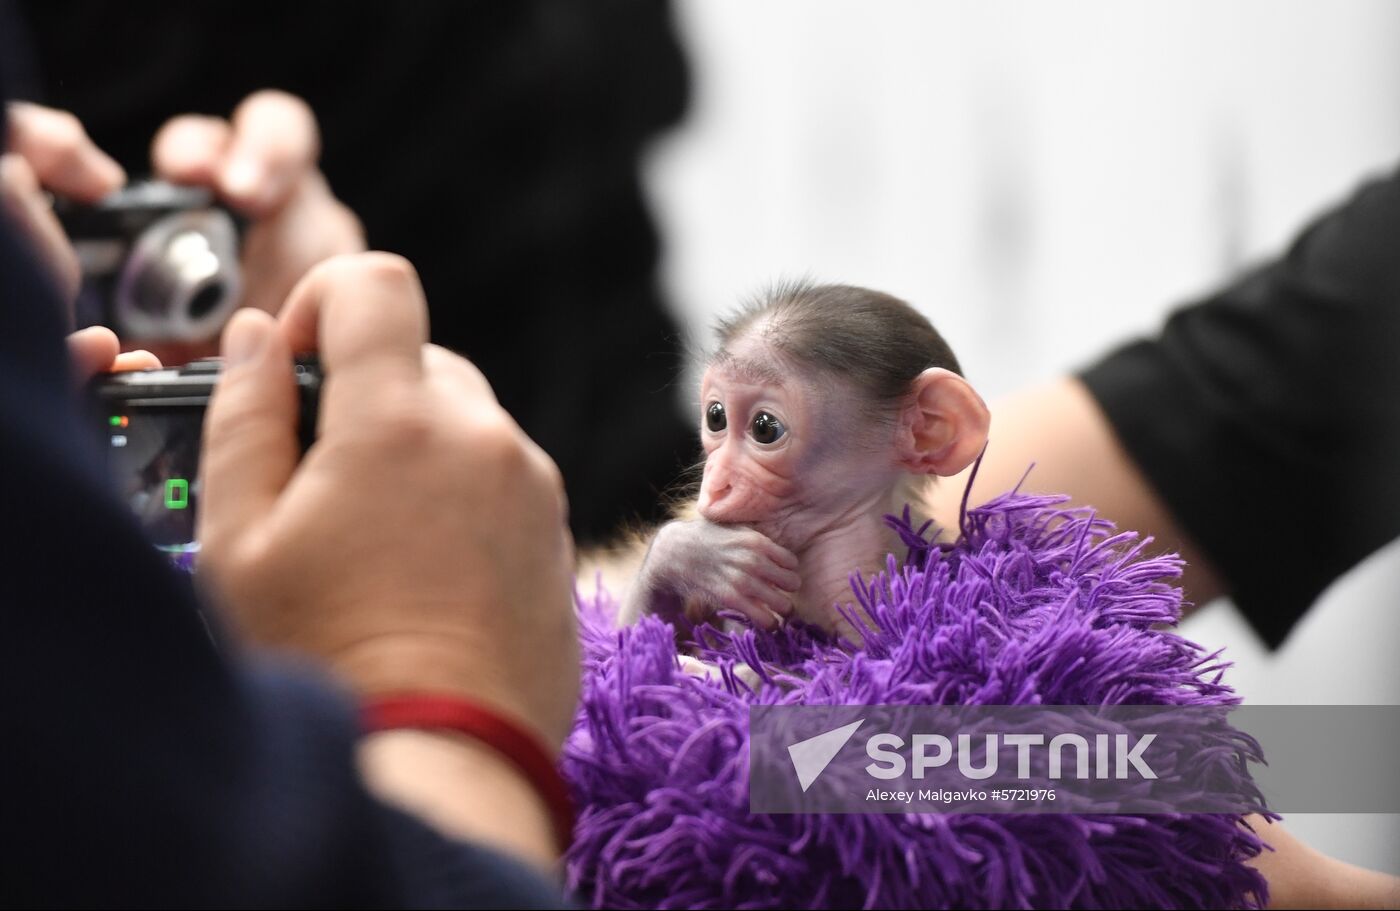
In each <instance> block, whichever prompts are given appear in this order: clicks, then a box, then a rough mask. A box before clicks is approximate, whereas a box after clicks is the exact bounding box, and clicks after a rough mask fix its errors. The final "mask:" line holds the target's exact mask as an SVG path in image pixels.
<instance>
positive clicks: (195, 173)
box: [151, 114, 233, 187]
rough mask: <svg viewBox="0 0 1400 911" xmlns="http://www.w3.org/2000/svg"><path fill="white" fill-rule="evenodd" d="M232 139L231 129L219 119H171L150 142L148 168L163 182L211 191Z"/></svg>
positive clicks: (192, 115)
mask: <svg viewBox="0 0 1400 911" xmlns="http://www.w3.org/2000/svg"><path fill="white" fill-rule="evenodd" d="M232 136H233V128H232V127H230V126H229V124H228V121H226V120H224V119H223V118H221V117H204V116H201V115H198V114H185V115H182V116H180V117H175V118H172V119H171V120H169V121H167V122H166V124H165V126H163V127H161V128H160V131H159V132H158V133H156V138H155V139H154V140H152V141H151V166H152V167H153V168H154V169H155V173H156V176H157V177H160V178H161V179H163V180H169V181H172V182H174V183H182V184H197V185H199V186H207V187H213V186H214V185H215V184H216V183H217V181H218V180H219V176H220V173H221V170H222V167H223V163H224V155H225V153H226V152H227V151H228V145H229V140H230V138H231V137H232Z"/></svg>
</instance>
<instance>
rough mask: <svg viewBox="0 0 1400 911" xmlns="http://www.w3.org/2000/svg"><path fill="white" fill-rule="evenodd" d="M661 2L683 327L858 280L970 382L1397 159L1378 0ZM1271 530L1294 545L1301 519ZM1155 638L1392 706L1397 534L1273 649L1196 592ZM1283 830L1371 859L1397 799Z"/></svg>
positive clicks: (1395, 15) (1026, 370) (1240, 259)
mask: <svg viewBox="0 0 1400 911" xmlns="http://www.w3.org/2000/svg"><path fill="white" fill-rule="evenodd" d="M675 15H676V26H677V30H678V32H679V35H680V39H681V43H682V46H683V47H684V48H685V50H686V53H687V56H688V58H689V62H690V66H691V79H692V85H693V88H692V99H691V105H690V109H689V112H688V116H687V119H686V120H685V121H684V122H683V124H682V125H681V127H680V128H679V129H678V130H676V131H674V132H673V133H671V134H670V135H669V136H668V137H667V138H666V139H664V140H663V141H662V143H661V144H660V145H659V146H658V147H657V148H656V149H655V151H654V153H653V155H652V157H651V158H650V160H649V164H648V170H647V185H648V188H649V190H650V193H651V198H652V200H653V202H654V205H655V209H654V211H655V213H656V215H657V217H658V218H659V221H660V226H661V234H662V237H663V238H664V239H665V246H664V255H663V259H662V266H661V270H662V277H663V282H664V288H665V290H666V292H667V294H668V297H669V300H670V301H672V302H673V305H674V306H675V312H676V314H677V316H678V317H679V318H680V321H681V324H682V326H683V327H684V328H685V330H686V332H687V333H689V334H690V337H691V338H692V340H694V341H695V342H697V343H704V342H705V341H707V340H708V337H707V334H706V333H707V329H708V327H709V324H710V323H711V322H712V321H713V319H714V318H715V316H717V315H718V314H720V313H723V312H724V311H725V310H726V309H728V308H730V307H732V306H734V305H735V303H736V302H737V301H738V300H739V299H740V298H741V297H742V296H743V295H745V294H747V293H749V292H751V291H753V290H754V289H755V288H757V287H759V286H761V285H762V284H764V283H765V282H768V281H769V280H771V279H773V278H776V277H779V276H794V275H811V276H813V277H814V278H817V279H820V280H827V281H840V282H850V283H854V284H861V285H869V286H871V287H874V288H879V289H881V290H884V291H889V292H891V293H893V294H895V295H897V296H900V297H903V298H904V299H906V300H909V301H910V302H912V303H914V304H915V305H917V306H918V307H919V308H920V309H922V310H923V311H924V312H925V313H926V314H927V315H928V316H929V317H930V318H931V319H932V320H933V322H934V324H935V325H936V326H937V327H938V328H939V329H940V330H941V331H942V332H943V333H944V335H945V336H946V337H947V338H948V340H949V342H950V343H951V344H952V345H953V348H954V350H956V351H957V352H958V356H959V358H960V359H961V360H962V362H963V364H964V366H965V367H966V369H967V371H968V375H969V377H970V378H971V379H972V381H973V382H974V383H975V384H976V385H977V386H978V388H979V389H980V390H982V392H983V393H984V395H986V396H988V398H989V399H994V398H995V397H996V396H997V395H998V394H1001V393H1004V392H1009V391H1011V390H1014V389H1017V388H1019V387H1022V386H1024V385H1026V384H1030V383H1036V382H1040V381H1045V380H1049V379H1052V378H1054V377H1056V376H1060V375H1063V374H1064V373H1066V372H1068V371H1070V370H1073V369H1074V368H1076V367H1078V366H1082V365H1084V364H1086V363H1088V362H1090V361H1092V360H1093V359H1094V358H1095V357H1096V356H1097V355H1099V354H1102V353H1104V352H1105V351H1107V350H1108V348H1109V347H1110V346H1113V345H1115V344H1116V343H1118V342H1121V341H1123V340H1126V339H1127V338H1129V337H1131V336H1132V335H1134V334H1138V333H1145V332H1150V331H1153V330H1154V329H1155V328H1156V327H1157V325H1158V324H1159V323H1160V321H1161V320H1162V318H1163V317H1164V316H1165V314H1166V313H1167V311H1168V310H1169V309H1170V308H1171V307H1173V305H1175V304H1178V303H1182V302H1185V301H1187V300H1189V299H1191V298H1192V297H1193V296H1195V295H1198V294H1200V293H1202V292H1205V291H1209V290H1211V289H1212V288H1213V287H1214V286H1216V285H1217V284H1219V283H1221V282H1222V281H1223V280H1225V279H1226V278H1228V277H1229V276H1231V275H1232V274H1234V273H1235V272H1236V271H1237V270H1239V269H1240V268H1242V267H1243V266H1245V265H1247V264H1249V263H1251V262H1252V261H1254V260H1256V259H1258V258H1261V257H1267V256H1270V255H1273V254H1275V253H1277V252H1280V251H1281V249H1282V247H1283V245H1284V244H1285V243H1286V242H1287V241H1288V240H1289V238H1290V237H1291V236H1292V235H1293V234H1294V233H1295V232H1296V231H1297V230H1298V229H1300V228H1301V227H1302V226H1303V224H1304V223H1305V222H1306V220H1308V219H1309V218H1310V217H1311V216H1312V215H1313V214H1315V213H1317V212H1318V211H1319V210H1320V209H1322V208H1325V207H1328V206H1330V205H1332V204H1333V203H1335V202H1340V201H1341V200H1342V199H1343V198H1344V197H1345V196H1346V195H1347V194H1348V193H1349V192H1350V190H1351V188H1352V186H1353V185H1354V184H1356V183H1357V182H1358V181H1360V180H1361V179H1362V178H1363V177H1366V176H1368V175H1371V174H1373V173H1376V172H1378V171H1380V170H1382V169H1387V168H1394V167H1395V166H1396V165H1397V164H1400V4H1396V3H1392V2H1387V0H1342V2H1326V3H1324V2H1308V0H1271V2H1264V0H1251V2H1230V3H1220V2H1200V0H1191V2H1180V0H1173V2H1145V3H1144V2H1137V3H1121V2H1107V0H1104V2H1084V0H1079V2H1074V3H1036V2H1004V0H993V2H985V0H982V2H975V3H974V2H966V3H930V2H916V0H880V2H863V3H859V4H857V3H851V2H841V0H766V2H762V3H754V2H750V0H681V2H678V3H677V4H676V6H675ZM639 78H640V74H639ZM1396 243H1397V250H1396V254H1397V255H1400V238H1396ZM1397 341H1398V342H1400V340H1397ZM683 388H684V389H687V390H688V389H690V388H691V386H690V384H688V383H687V384H683ZM1396 407H1400V403H1396ZM691 413H694V412H693V411H692V412H691ZM995 439H996V437H995V426H994V427H993V437H992V445H996V443H995ZM1279 493H1280V495H1281V496H1290V495H1292V496H1297V498H1298V501H1299V506H1300V510H1301V509H1302V508H1303V505H1304V504H1305V503H1306V492H1305V491H1303V490H1301V489H1300V490H1297V491H1280V492H1279ZM1299 520H1300V526H1301V528H1302V530H1301V531H1300V532H1299V535H1300V537H1299V541H1298V544H1299V546H1300V547H1301V548H1303V549H1306V547H1307V535H1308V534H1310V533H1315V534H1325V530H1321V529H1318V530H1312V531H1310V530H1308V529H1307V516H1306V513H1305V512H1300V516H1299ZM1183 632H1184V633H1185V634H1186V635H1187V636H1188V637H1190V638H1192V639H1195V640H1196V641H1198V642H1200V643H1202V644H1205V645H1208V646H1211V647H1222V646H1223V647H1225V648H1226V654H1227V655H1228V656H1230V657H1232V658H1233V660H1234V661H1235V664H1236V666H1235V668H1234V671H1233V675H1232V677H1231V679H1232V682H1233V683H1234V685H1235V686H1236V687H1237V688H1238V689H1239V690H1240V692H1241V693H1242V694H1243V695H1244V696H1245V698H1246V699H1247V700H1249V701H1252V702H1259V703H1335V704H1347V703H1397V702H1400V661H1397V658H1396V648H1397V645H1398V644H1400V545H1392V546H1390V547H1389V548H1387V549H1386V550H1384V551H1382V552H1381V553H1379V554H1377V555H1376V556H1374V557H1373V558H1371V559H1370V560H1368V561H1367V562H1366V563H1364V564H1363V565H1362V566H1360V567H1359V568H1358V569H1357V570H1355V571H1354V572H1353V573H1352V574H1351V575H1349V576H1348V577H1346V578H1345V579H1343V580H1342V581H1340V582H1339V583H1338V584H1337V585H1335V586H1334V587H1333V588H1332V589H1331V590H1330V591H1329V592H1328V593H1327V594H1326V595H1325V596H1324V597H1323V599H1322V600H1321V602H1319V603H1318V604H1317V605H1316V606H1315V607H1314V608H1313V610H1312V611H1311V612H1310V613H1309V614H1308V615H1307V617H1306V619H1304V620H1303V621H1302V623H1300V625H1299V626H1298V627H1297V628H1296V629H1295V630H1294V631H1293V634H1292V636H1291V637H1290V639H1289V640H1288V642H1287V643H1285V645H1284V646H1283V647H1282V648H1281V649H1280V650H1278V651H1277V652H1274V653H1270V652H1269V651H1267V650H1266V649H1265V648H1264V646H1263V645H1262V643H1261V642H1260V641H1259V639H1258V638H1257V637H1256V636H1255V635H1254V633H1253V631H1252V630H1251V629H1250V627H1249V626H1248V624H1247V623H1245V622H1244V620H1243V619H1242V618H1241V617H1240V616H1239V615H1238V614H1237V613H1235V612H1234V609H1233V607H1232V606H1231V605H1230V604H1229V603H1228V602H1224V601H1221V602H1217V603H1214V604H1211V605H1209V606H1208V607H1206V608H1205V609H1204V610H1202V611H1201V612H1200V613H1198V614H1197V615H1196V616H1195V617H1193V618H1192V619H1190V620H1188V621H1187V622H1186V624H1185V626H1184V628H1183ZM1288 822H1289V825H1290V827H1291V828H1293V829H1294V830H1295V831H1296V832H1297V833H1298V834H1299V835H1300V836H1302V837H1303V838H1304V839H1306V840H1307V841H1308V842H1310V843H1311V844H1313V845H1314V846H1316V847H1318V848H1320V849H1322V850H1324V851H1326V852H1328V853H1331V854H1334V855H1336V856H1339V857H1342V858H1344V859H1347V860H1350V861H1352V862H1355V863H1360V864H1364V865H1367V866H1370V867H1375V868H1379V869H1386V870H1390V871H1391V872H1400V817H1396V816H1393V815H1368V816H1361V815H1325V816H1324V815H1309V816H1292V817H1290V818H1289V821H1288Z"/></svg>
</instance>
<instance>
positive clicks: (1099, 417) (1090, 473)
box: [930, 378, 1226, 611]
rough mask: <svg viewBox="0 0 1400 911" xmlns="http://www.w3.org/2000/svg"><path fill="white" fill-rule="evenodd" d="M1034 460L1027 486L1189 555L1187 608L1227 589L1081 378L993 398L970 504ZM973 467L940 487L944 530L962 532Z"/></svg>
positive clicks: (1012, 480) (936, 512) (935, 508)
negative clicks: (962, 511) (1064, 497)
mask: <svg viewBox="0 0 1400 911" xmlns="http://www.w3.org/2000/svg"><path fill="white" fill-rule="evenodd" d="M1031 463H1035V469H1034V470H1033V471H1031V473H1030V476H1029V477H1028V478H1026V482H1025V484H1024V485H1023V486H1022V490H1025V491H1030V492H1040V493H1065V494H1069V495H1070V497H1071V498H1072V499H1073V502H1074V503H1075V504H1077V505H1082V506H1093V507H1094V508H1095V509H1097V510H1098V511H1099V513H1100V514H1101V515H1103V516H1104V517H1105V518H1107V519H1110V520H1112V521H1113V522H1114V524H1116V525H1117V526H1118V527H1119V528H1122V529H1131V530H1133V531H1137V532H1139V533H1141V534H1143V535H1151V536H1152V537H1153V538H1155V539H1156V543H1157V545H1158V546H1159V547H1160V548H1162V549H1164V550H1175V551H1177V552H1178V553H1180V554H1181V555H1182V557H1184V558H1185V560H1186V570H1185V573H1184V575H1183V576H1182V588H1183V589H1184V591H1185V593H1186V598H1187V600H1188V601H1190V602H1191V604H1190V605H1188V606H1187V610H1188V611H1190V610H1191V609H1192V608H1193V607H1194V606H1195V605H1200V604H1204V603H1206V602H1207V601H1210V600H1211V599H1213V598H1216V597H1218V596H1220V595H1223V594H1226V591H1225V586H1224V584H1223V583H1222V581H1221V578H1220V577H1219V575H1218V574H1217V573H1216V571H1215V570H1214V569H1213V568H1211V566H1210V565H1209V564H1208V563H1207V561H1206V559H1205V555H1204V554H1203V553H1202V552H1201V550H1200V548H1199V547H1197V545H1196V544H1195V543H1194V542H1193V541H1191V539H1190V538H1189V537H1187V535H1186V533H1185V532H1184V531H1183V530H1182V529H1181V528H1180V527H1179V525H1178V524H1177V522H1176V520H1175V519H1174V518H1173V517H1172V514H1171V512H1170V511H1168V509H1167V507H1166V505H1165V504H1164V503H1163V502H1162V500H1161V499H1160V498H1159V497H1158V496H1157V494H1156V493H1155V492H1154V491H1153V489H1152V486H1151V484H1150V483H1149V482H1148V480H1147V478H1146V477H1145V476H1144V475H1143V474H1142V472H1141V471H1140V470H1139V469H1138V467H1137V465H1135V464H1134V463H1133V461H1132V459H1131V458H1129V456H1128V454H1127V452H1126V451H1125V450H1124V449H1123V446H1122V444H1120V443H1119V442H1118V439H1117V438H1116V437H1115V436H1114V434H1113V428H1112V426H1111V425H1110V424H1109V422H1108V419H1107V418H1106V417H1105V416H1104V413H1103V411H1101V410H1100V408H1099V406H1098V403H1097V402H1096V401H1095V400H1094V397H1093V396H1092V395H1091V394H1090V393H1089V391H1088V389H1086V388H1085V387H1084V384H1083V383H1081V382H1080V381H1079V380H1077V379H1068V378H1067V379H1062V380H1059V381H1057V382H1055V383H1053V384H1051V385H1049V386H1043V387H1039V388H1035V389H1029V390H1025V391H1022V392H1018V393H1013V394H1012V395H1009V396H1006V397H1005V398H1003V399H1000V400H998V401H996V402H993V403H992V427H991V432H990V434H989V436H988V443H987V452H986V455H985V456H984V457H983V459H982V467H981V468H980V469H979V470H978V472H977V483H976V484H975V485H973V489H972V495H971V497H970V499H969V501H968V502H969V503H971V504H977V503H981V502H983V501H985V500H987V499H989V498H991V497H994V496H996V495H998V494H1000V493H1004V492H1006V491H1007V490H1010V489H1011V488H1012V487H1014V486H1015V485H1016V482H1018V481H1020V480H1021V477H1022V475H1024V474H1025V472H1026V468H1027V467H1028V466H1030V465H1031ZM969 472H970V469H969V471H964V472H963V473H962V474H959V475H956V476H955V477H951V478H946V479H943V480H941V481H940V482H939V483H938V484H937V485H936V486H935V487H934V490H933V493H932V495H931V496H932V503H931V504H930V505H931V508H932V513H933V516H934V518H935V520H936V521H937V523H938V525H939V526H940V527H942V528H945V529H953V530H955V529H957V527H958V507H959V504H960V502H961V500H962V494H963V488H964V487H965V486H966V483H967V478H968V475H969Z"/></svg>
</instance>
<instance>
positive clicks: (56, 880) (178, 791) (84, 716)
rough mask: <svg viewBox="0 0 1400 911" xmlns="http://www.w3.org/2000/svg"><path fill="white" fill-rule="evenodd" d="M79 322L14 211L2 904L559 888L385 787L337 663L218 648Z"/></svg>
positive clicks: (3, 240)
mask: <svg viewBox="0 0 1400 911" xmlns="http://www.w3.org/2000/svg"><path fill="white" fill-rule="evenodd" d="M61 333H62V318H61V315H60V311H59V308H58V306H57V304H56V301H55V300H54V297H53V294H52V291H51V289H50V288H49V287H48V286H47V285H46V284H45V283H44V282H43V281H41V279H40V278H39V276H38V274H37V273H36V271H35V268H34V266H33V264H32V263H31V262H30V261H29V258H28V256H27V251H25V250H23V249H21V247H20V246H19V244H18V242H17V241H16V240H15V238H14V237H13V236H11V234H10V232H9V230H7V226H6V225H4V224H3V220H0V504H3V512H0V516H3V520H4V523H5V534H4V536H3V537H4V543H3V546H0V673H3V675H4V676H3V680H4V688H3V698H4V708H3V710H0V719H3V734H2V735H0V738H3V739H2V740H0V783H3V788H4V797H3V800H0V904H3V905H11V904H13V905H15V906H22V907H34V906H44V907H50V906H62V907H96V906H102V907H124V906H148V907H149V906H161V907H164V906H172V905H179V906H181V907H184V908H190V907H204V906H210V905H218V906H227V907H261V906H276V907H300V906H318V907H323V906H332V905H346V906H349V905H354V906H356V907H367V906H385V905H393V906H424V907H427V906H457V907H515V906H534V907H549V906H557V905H558V903H559V902H560V900H561V899H560V895H559V893H558V891H557V890H555V889H552V888H551V887H550V886H548V885H547V884H546V883H544V882H543V881H542V880H541V879H540V878H539V877H537V876H535V875H533V874H531V873H528V872H526V871H524V870H523V869H522V868H521V867H520V866H519V865H517V864H515V863H513V862H511V861H508V860H506V859H504V858H501V857H499V856H497V855H495V854H494V853H491V852H488V851H484V850H481V849H478V848H474V847H470V846H467V845H462V844H457V843H454V842H451V841H449V840H447V839H445V838H442V837H441V836H438V835H437V834H436V833H435V832H433V831H431V830H429V829H428V828H427V827H425V826H423V825H421V824H419V823H417V822H416V821H415V820H413V819H411V818H409V817H407V816H405V815H403V814H400V813H397V812H395V811H393V810H391V809H389V808H387V807H385V806H384V805H382V804H380V803H378V802H377V801H375V800H373V799H372V798H371V797H370V795H369V794H368V793H367V792H366V791H365V790H364V789H363V787H362V786H361V784H360V782H359V779H358V776H357V774H356V772H355V767H354V761H353V757H354V749H355V737H356V730H355V724H354V717H353V713H352V712H351V711H350V709H349V707H348V705H346V704H345V701H344V700H343V699H342V698H341V697H340V696H338V695H337V694H336V693H334V692H333V691H331V690H330V689H329V688H328V687H327V685H326V684H325V683H324V681H322V680H320V679H318V678H315V677H314V676H312V675H310V674H308V673H302V674H289V673H287V672H285V671H276V672H273V671H270V670H267V669H255V668H254V667H253V663H252V661H251V660H242V659H240V660H235V661H232V662H231V661H229V660H227V659H226V658H225V657H223V656H222V655H221V654H220V653H219V651H218V650H217V649H216V648H215V646H214V644H213V642H212V640H211V638H210V636H209V634H208V632H207V631H206V629H205V626H204V623H203V622H202V621H201V619H200V617H199V614H198V612H197V609H196V604H195V602H194V599H193V595H192V592H191V591H190V589H189V586H188V585H187V584H184V583H183V581H182V578H181V577H180V576H179V575H177V574H176V573H175V572H174V571H172V570H171V569H170V568H169V567H168V566H167V565H165V563H164V562H163V560H162V558H160V557H159V556H158V555H157V553H156V552H155V550H154V549H153V548H151V547H150V546H148V545H147V544H146V543H145V542H144V541H143V540H142V539H141V537H140V535H139V532H138V530H137V528H136V526H135V522H134V520H133V519H132V517H130V516H129V515H128V514H127V513H126V511H125V510H124V509H123V508H122V507H121V506H120V505H119V504H118V503H117V502H116V500H115V499H114V498H113V497H112V496H110V495H109V492H108V491H107V490H106V489H105V487H104V485H103V484H102V482H101V481H100V473H99V470H98V468H97V452H98V450H97V447H96V445H95V437H94V441H93V443H92V444H91V445H89V442H88V440H87V439H86V435H85V434H84V433H83V432H82V431H81V428H80V427H79V424H78V421H77V419H76V417H75V415H74V409H73V404H72V402H71V400H70V396H69V394H68V377H67V372H68V370H67V363H66V359H65V356H64V350H63V346H62V334H61Z"/></svg>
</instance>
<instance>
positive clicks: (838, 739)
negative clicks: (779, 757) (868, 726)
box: [788, 718, 865, 794]
mask: <svg viewBox="0 0 1400 911" xmlns="http://www.w3.org/2000/svg"><path fill="white" fill-rule="evenodd" d="M862 724H865V719H864V718H862V719H860V720H859V721H852V722H851V723H850V724H847V725H842V726H841V727H839V728H835V729H833V730H830V731H827V732H826V733H824V734H818V735H817V736H815V737H809V738H807V739H806V740H799V741H798V742H797V743H794V744H793V745H792V746H790V747H788V756H789V757H791V758H792V767H793V769H795V770H796V771H797V783H798V784H800V785H802V793H804V794H806V793H807V789H808V788H810V787H811V786H812V783H813V782H815V781H816V780H817V777H818V776H819V775H821V773H822V772H824V771H826V767H827V766H828V765H830V764H831V760H833V759H835V758H836V754H837V753H839V752H841V748H842V747H843V746H845V745H846V741H848V740H850V739H851V737H852V735H854V734H855V732H856V729H858V728H859V727H860V726H861V725H862Z"/></svg>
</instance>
